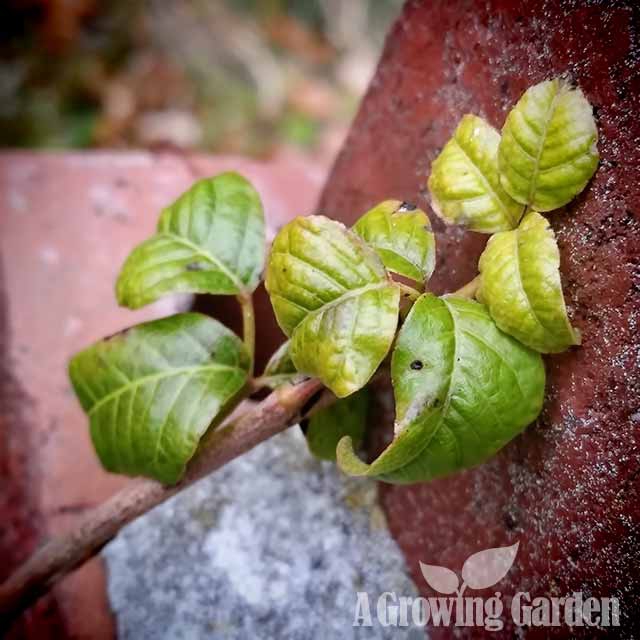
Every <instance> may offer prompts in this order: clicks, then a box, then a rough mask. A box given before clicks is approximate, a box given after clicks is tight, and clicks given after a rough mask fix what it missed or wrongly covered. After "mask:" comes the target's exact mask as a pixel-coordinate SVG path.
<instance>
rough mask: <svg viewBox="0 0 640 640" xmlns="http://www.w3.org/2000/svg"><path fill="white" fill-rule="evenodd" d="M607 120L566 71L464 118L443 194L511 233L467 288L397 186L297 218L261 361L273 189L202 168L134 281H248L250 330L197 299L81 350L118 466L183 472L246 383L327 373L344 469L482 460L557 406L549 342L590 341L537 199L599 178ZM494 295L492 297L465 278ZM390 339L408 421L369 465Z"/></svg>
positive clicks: (88, 386) (553, 198)
mask: <svg viewBox="0 0 640 640" xmlns="http://www.w3.org/2000/svg"><path fill="white" fill-rule="evenodd" d="M596 139H597V131H596V127H595V122H594V120H593V116H592V113H591V107H590V105H589V104H588V102H587V101H586V99H585V97H584V96H583V94H582V93H581V92H580V90H579V89H573V88H571V87H569V85H568V84H567V83H566V82H564V81H562V80H557V79H556V80H549V81H545V82H542V83H540V84H539V85H536V86H535V87H532V88H531V89H529V90H528V91H527V92H526V93H525V94H524V95H523V96H522V98H521V99H520V101H519V102H518V104H517V105H516V106H515V107H514V109H513V110H512V111H511V113H510V114H509V116H508V118H507V121H506V123H505V125H504V127H503V130H502V136H501V134H500V133H498V131H497V130H496V129H494V128H493V127H492V126H490V125H489V124H488V123H487V122H485V121H484V120H483V119H481V118H479V117H478V116H474V115H466V116H464V117H463V118H462V120H461V122H460V123H459V125H458V127H457V128H456V129H455V132H454V134H453V137H452V139H451V140H450V141H449V142H447V144H446V145H445V146H444V148H443V150H442V152H441V153H440V155H439V156H438V157H437V158H436V160H435V161H434V163H433V167H432V171H431V174H430V177H429V180H428V188H429V192H430V194H431V201H432V204H433V208H434V210H435V211H436V213H437V214H438V215H439V216H440V217H441V218H442V219H443V220H444V221H445V222H446V223H447V224H449V223H455V224H461V225H464V226H465V227H467V228H468V229H470V230H473V231H480V232H484V233H495V235H494V236H493V237H491V238H490V239H489V242H488V243H487V246H486V248H485V250H484V252H483V254H482V256H481V259H480V264H479V270H480V275H479V276H478V277H477V278H475V279H474V280H472V281H471V282H470V283H469V284H467V285H465V286H464V287H463V288H462V289H460V290H459V292H458V295H455V294H454V295H445V296H441V297H436V296H434V295H432V294H430V293H426V294H421V293H420V291H422V290H423V288H424V285H425V283H426V282H427V281H428V279H429V278H430V276H431V274H432V272H433V270H434V266H435V237H434V234H433V233H432V231H431V225H430V223H429V219H428V217H427V215H426V214H425V213H424V212H423V211H421V210H419V209H416V208H414V207H411V206H409V205H406V204H405V203H402V202H400V201H399V200H386V201H383V202H382V203H380V204H379V205H377V206H376V207H374V208H373V209H371V210H370V211H368V212H367V213H365V214H364V215H363V216H362V217H361V218H360V219H359V220H358V222H357V223H356V225H355V226H354V228H353V229H347V228H346V227H345V226H344V225H342V224H340V223H338V222H335V221H333V220H330V219H328V218H326V217H324V216H309V217H307V218H296V219H295V220H293V221H292V222H290V223H289V224H287V225H285V226H284V227H283V228H282V229H281V230H280V231H279V232H278V233H277V235H276V237H275V239H274V241H273V244H272V247H271V251H270V254H269V257H268V262H267V265H266V271H265V273H266V278H265V285H266V289H267V291H268V294H269V297H270V299H271V303H272V306H273V309H274V312H275V315H276V318H277V321H278V323H279V325H280V327H281V328H282V330H283V331H284V333H285V334H286V336H287V338H288V340H287V341H286V342H285V343H284V344H283V345H281V347H280V348H279V349H278V350H277V351H276V353H275V354H274V355H273V356H272V358H271V360H270V361H269V363H268V365H267V367H266V369H265V371H264V372H263V374H262V375H261V376H258V377H257V378H256V377H253V359H254V345H255V319H254V310H253V303H252V297H251V293H252V292H253V291H254V290H255V288H256V286H257V285H258V283H259V274H260V273H261V272H262V270H263V267H264V257H265V256H264V245H265V242H264V236H265V229H264V216H263V212H262V206H261V204H260V199H259V197H258V194H257V193H256V192H255V190H254V189H253V187H252V186H251V185H250V184H249V182H248V181H247V180H246V179H245V178H243V177H242V176H239V175H238V174H235V173H224V174H221V175H218V176H215V177H213V178H209V179H206V180H201V181H199V182H197V183H196V184H195V185H194V186H193V187H192V188H191V189H189V190H188V191H187V192H186V193H185V194H183V195H182V196H181V197H180V198H178V200H176V202H175V203H174V204H173V205H171V206H170V207H168V208H167V209H165V210H164V211H163V212H162V213H161V215H160V221H159V224H158V230H157V233H156V234H155V235H154V236H153V237H151V238H150V239H148V240H147V241H145V242H143V243H142V244H141V245H139V246H138V247H136V248H135V249H134V250H133V252H132V253H131V255H130V256H129V258H128V259H127V261H126V263H125V265H124V267H123V269H122V271H121V273H120V276H119V278H118V282H117V286H116V291H117V297H118V300H119V302H120V303H121V304H123V305H125V306H129V307H132V308H137V307H140V306H142V305H145V304H147V303H149V302H152V301H154V300H156V299H157V298H159V297H160V296H162V295H165V294H169V293H175V292H180V291H182V292H192V293H211V294H226V295H234V296H236V297H237V299H238V301H239V303H240V305H241V307H242V312H243V313H242V316H243V340H242V341H241V340H240V338H238V337H237V336H235V334H233V333H232V332H231V331H230V330H229V329H226V328H225V327H223V326H222V325H220V324H219V323H217V322H216V321H215V320H212V319H210V318H207V317H204V316H201V315H198V314H183V315H178V316H173V317H170V318H165V319H162V320H156V321H154V322H150V323H145V324H142V325H139V326H137V327H134V328H132V329H130V330H128V331H126V332H124V333H122V334H119V335H116V336H114V337H112V338H110V339H106V340H104V341H102V342H99V343H97V344H95V345H93V346H92V347H89V348H88V349H86V350H85V351H83V352H82V353H80V354H78V355H77V356H76V357H75V358H74V359H73V360H72V362H71V365H70V375H71V379H72V383H73V387H74V389H75V391H76V394H77V395H78V398H79V399H80V402H81V404H82V406H83V408H84V409H85V411H86V412H87V414H88V415H89V420H90V429H91V434H92V438H93V441H94V445H95V448H96V451H97V453H98V456H99V458H100V460H101V462H102V463H103V465H104V466H105V468H107V469H108V470H110V471H115V472H119V473H125V474H129V475H145V476H149V477H152V478H156V479H158V480H160V481H161V482H166V483H174V482H177V481H178V480H179V479H180V478H181V477H182V474H183V472H184V470H185V466H186V465H187V464H188V462H189V460H190V458H191V457H192V456H193V455H194V452H195V451H196V450H197V448H198V446H199V443H200V439H201V437H202V435H203V433H204V432H205V431H206V430H207V429H208V428H210V427H211V428H214V427H215V426H216V425H217V424H218V423H219V422H220V420H221V416H222V415H226V413H227V412H228V411H230V410H231V409H232V408H233V407H235V405H236V404H237V403H238V402H239V401H240V400H241V399H242V398H244V397H246V396H247V395H249V394H251V393H253V392H254V391H256V390H257V389H259V388H260V387H271V388H273V389H275V391H274V392H273V395H272V396H271V399H272V400H271V404H269V405H268V406H269V407H271V409H273V405H274V403H275V404H276V405H277V403H278V402H280V399H281V398H282V397H283V394H286V392H285V390H284V388H283V385H289V387H288V388H289V390H291V389H295V385H297V384H298V383H299V382H301V381H302V380H303V379H304V378H306V377H314V378H318V379H319V380H320V381H321V382H322V383H323V384H324V385H325V386H326V387H328V388H329V389H330V390H331V391H332V392H333V393H334V394H335V396H337V397H338V399H337V400H336V401H335V403H334V404H333V405H329V406H325V405H324V404H323V405H322V407H323V408H322V409H318V408H317V407H316V410H315V411H314V412H312V417H311V418H310V420H309V422H308V425H307V438H308V442H309V448H310V450H311V451H312V452H313V453H315V454H316V455H318V456H320V457H322V458H326V459H333V458H334V455H335V456H336V457H337V462H338V464H339V466H340V467H341V468H342V469H343V470H344V471H345V472H347V473H350V474H354V475H366V476H373V477H376V478H380V479H382V480H385V481H387V482H398V483H407V482H420V481H425V480H429V479H431V478H434V477H438V476H443V475H446V474H450V473H454V472H456V471H459V470H461V469H465V468H468V467H473V466H475V465H477V464H481V463H482V462H484V461H485V460H487V459H488V458H490V457H491V456H492V455H493V454H495V453H496V451H498V450H499V449H500V448H501V447H502V446H504V445H505V444H506V443H507V442H508V441H509V440H510V439H512V438H513V437H515V436H516V435H517V434H518V433H520V432H521V431H522V430H523V429H524V428H525V427H526V426H527V424H529V423H530V422H532V421H533V420H535V418H536V416H537V415H538V412H539V411H540V408H541V406H542V401H543V396H544V367H543V364H542V360H541V356H540V354H539V353H538V352H544V353H551V352H558V351H562V350H564V349H566V348H568V347H570V346H571V345H575V344H577V343H578V342H579V332H578V330H577V329H575V328H573V327H572V326H571V323H570V322H569V314H568V312H567V308H566V305H565V301H564V295H563V292H562V287H561V278H560V252H559V250H558V246H557V244H556V241H555V237H554V234H553V231H552V230H551V228H550V226H549V224H548V222H547V221H546V219H545V218H544V217H543V216H542V215H541V214H540V213H538V211H548V210H551V209H553V208H556V207H559V206H561V205H563V204H566V203H567V202H568V201H569V200H570V199H571V198H572V197H573V196H575V195H576V194H577V193H579V192H580V191H581V190H582V189H583V188H585V186H586V184H587V182H588V180H589V179H590V177H591V176H592V174H593V172H594V171H595V168H596V166H597V162H598V154H597V149H596V146H595V145H596ZM394 278H396V279H394ZM407 280H409V281H411V280H412V281H414V282H416V283H417V287H416V288H415V289H414V288H413V287H410V286H409V285H408V284H406V281H407ZM401 292H402V299H403V304H402V307H401V305H400V297H401ZM476 294H477V297H478V299H479V302H476V301H474V300H472V299H466V298H465V297H464V296H469V297H470V298H473V297H474V296H475V295H476ZM411 305H413V306H411ZM485 305H486V306H485ZM398 325H400V330H399V332H398ZM394 344H395V346H394V347H393V349H392V345H394ZM390 351H392V354H391V358H390V369H391V377H392V385H393V391H394V397H395V401H396V423H395V436H394V439H393V441H392V442H391V444H390V445H389V446H388V447H387V448H386V449H385V450H384V451H383V453H382V454H381V455H380V456H379V457H378V458H377V459H376V460H374V461H373V462H372V463H371V464H366V463H365V462H363V461H362V460H360V458H358V457H357V455H356V453H355V451H354V446H355V447H356V448H357V446H358V444H359V443H360V441H361V440H362V438H363V434H364V426H365V424H366V416H367V394H368V391H367V390H366V385H367V383H368V382H369V381H370V379H371V378H372V376H373V375H374V374H375V373H376V371H378V370H379V369H380V368H383V369H386V368H388V366H389V364H388V363H389V359H388V357H387V356H388V355H389V352H390ZM382 378H383V379H384V376H382ZM320 395H321V397H322V398H324V399H325V401H326V399H327V398H328V397H329V394H327V393H321V394H320ZM307 409H308V407H304V410H303V413H304V412H306V410H307ZM272 415H273V413H270V414H269V416H270V418H269V419H271V417H272ZM256 428H257V427H256ZM270 428H271V427H270ZM221 437H222V436H221ZM233 437H236V435H235V434H234V436H233ZM252 437H253V436H252ZM214 442H217V439H216V438H212V439H211V441H210V440H209V439H207V442H206V444H200V446H201V447H203V448H205V449H206V448H207V447H209V446H214V445H213V444H212V443H214ZM425 566H426V565H425ZM465 579H466V578H465ZM456 580H457V579H456Z"/></svg>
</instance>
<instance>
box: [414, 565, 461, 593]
mask: <svg viewBox="0 0 640 640" xmlns="http://www.w3.org/2000/svg"><path fill="white" fill-rule="evenodd" d="M420 570H421V571H422V575H423V576H424V579H425V580H426V581H427V584H428V585H429V586H430V587H431V588H432V589H435V590H436V591H439V592H440V593H445V594H449V593H454V592H456V591H457V590H458V585H459V584H460V583H459V581H458V576H457V575H456V574H455V573H454V572H453V571H451V569H447V568H446V567H438V566H437V565H433V564H424V562H421V563H420Z"/></svg>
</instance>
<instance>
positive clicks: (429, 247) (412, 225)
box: [353, 200, 436, 282]
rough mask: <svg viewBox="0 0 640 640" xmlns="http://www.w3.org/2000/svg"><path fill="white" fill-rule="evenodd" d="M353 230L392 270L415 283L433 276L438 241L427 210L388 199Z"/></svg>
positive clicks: (367, 214)
mask: <svg viewBox="0 0 640 640" xmlns="http://www.w3.org/2000/svg"><path fill="white" fill-rule="evenodd" d="M353 230H354V231H355V232H356V233H357V234H358V235H359V236H360V237H361V238H362V239H363V240H364V241H365V242H366V243H367V244H368V245H369V246H371V247H373V248H374V249H375V250H376V253H377V254H378V255H379V256H380V259H381V260H382V262H383V264H384V266H385V267H386V268H387V269H388V270H389V271H392V272H393V273H397V274H399V275H401V276H405V277H407V278H410V279H412V280H415V281H416V282H425V281H427V280H428V279H429V278H430V277H431V274H432V273H433V269H434V267H435V259H436V243H435V238H434V235H433V232H432V231H431V223H430V222H429V218H428V217H427V214H426V213H425V212H424V211H421V210H420V209H416V208H415V207H413V206H409V205H407V204H405V203H404V202H400V201H399V200H386V201H385V202H382V203H380V204H379V205H377V206H376V207H374V208H373V209H371V210H370V211H368V212H367V213H365V214H364V215H363V216H362V217H361V218H360V219H359V220H358V222H356V224H355V226H354V227H353Z"/></svg>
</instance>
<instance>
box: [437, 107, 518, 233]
mask: <svg viewBox="0 0 640 640" xmlns="http://www.w3.org/2000/svg"><path fill="white" fill-rule="evenodd" d="M499 144H500V134H499V133H498V132H497V131H496V130H495V129H494V128H493V127H492V126H491V125H489V124H488V123H487V122H485V121H484V120H483V119H482V118H479V117H478V116H474V115H471V114H467V115H466V116H464V117H463V118H462V120H461V121H460V124H459V125H458V127H457V129H456V130H455V133H454V134H453V137H452V138H451V140H449V142H447V144H446V145H445V146H444V148H443V149H442V151H441V152H440V155H439V156H438V157H437V158H436V159H435V161H434V162H433V165H432V167H431V175H430V176H429V181H428V187H429V192H430V194H431V206H432V207H433V210H434V211H435V212H436V213H437V214H438V216H440V217H441V218H442V219H443V220H444V221H445V222H447V223H448V224H461V225H464V226H465V227H467V228H468V229H471V231H480V232H482V233H494V232H496V231H505V230H507V229H513V228H514V227H516V226H517V224H518V221H519V220H520V217H521V216H522V205H520V204H518V203H517V202H516V201H515V200H513V199H512V198H511V196H509V194H508V193H507V192H506V191H505V190H504V188H503V187H502V185H501V184H500V176H499V174H498V159H497V151H498V145H499Z"/></svg>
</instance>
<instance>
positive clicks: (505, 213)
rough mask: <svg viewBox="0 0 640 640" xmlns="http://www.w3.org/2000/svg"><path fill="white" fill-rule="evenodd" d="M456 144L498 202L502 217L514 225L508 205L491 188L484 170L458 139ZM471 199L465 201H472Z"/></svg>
mask: <svg viewBox="0 0 640 640" xmlns="http://www.w3.org/2000/svg"><path fill="white" fill-rule="evenodd" d="M454 140H455V143H456V144H457V145H458V148H459V149H460V151H461V152H462V155H463V156H464V157H465V158H466V159H467V161H468V162H469V164H470V165H471V166H472V167H473V168H474V170H475V171H476V173H477V174H478V176H480V180H481V181H482V183H483V184H484V186H485V187H486V189H487V190H488V191H489V193H490V194H491V195H492V196H493V198H494V200H496V201H497V202H498V207H499V208H500V210H501V212H502V215H503V216H504V218H505V220H506V221H507V222H508V223H509V224H510V225H513V224H514V221H513V219H512V216H511V214H510V213H509V210H508V208H507V205H506V204H505V203H504V202H503V201H502V198H501V197H500V195H499V194H498V192H497V191H496V190H495V188H494V187H492V186H491V183H490V182H489V180H488V179H487V178H486V176H485V175H484V173H483V172H482V170H481V169H480V167H478V165H476V163H475V162H474V161H473V160H472V158H471V156H470V155H469V154H468V153H467V151H466V150H465V148H464V147H463V146H462V145H461V144H460V142H459V141H458V139H457V138H454ZM477 198H480V196H477ZM470 199H471V198H468V199H465V200H470Z"/></svg>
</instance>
